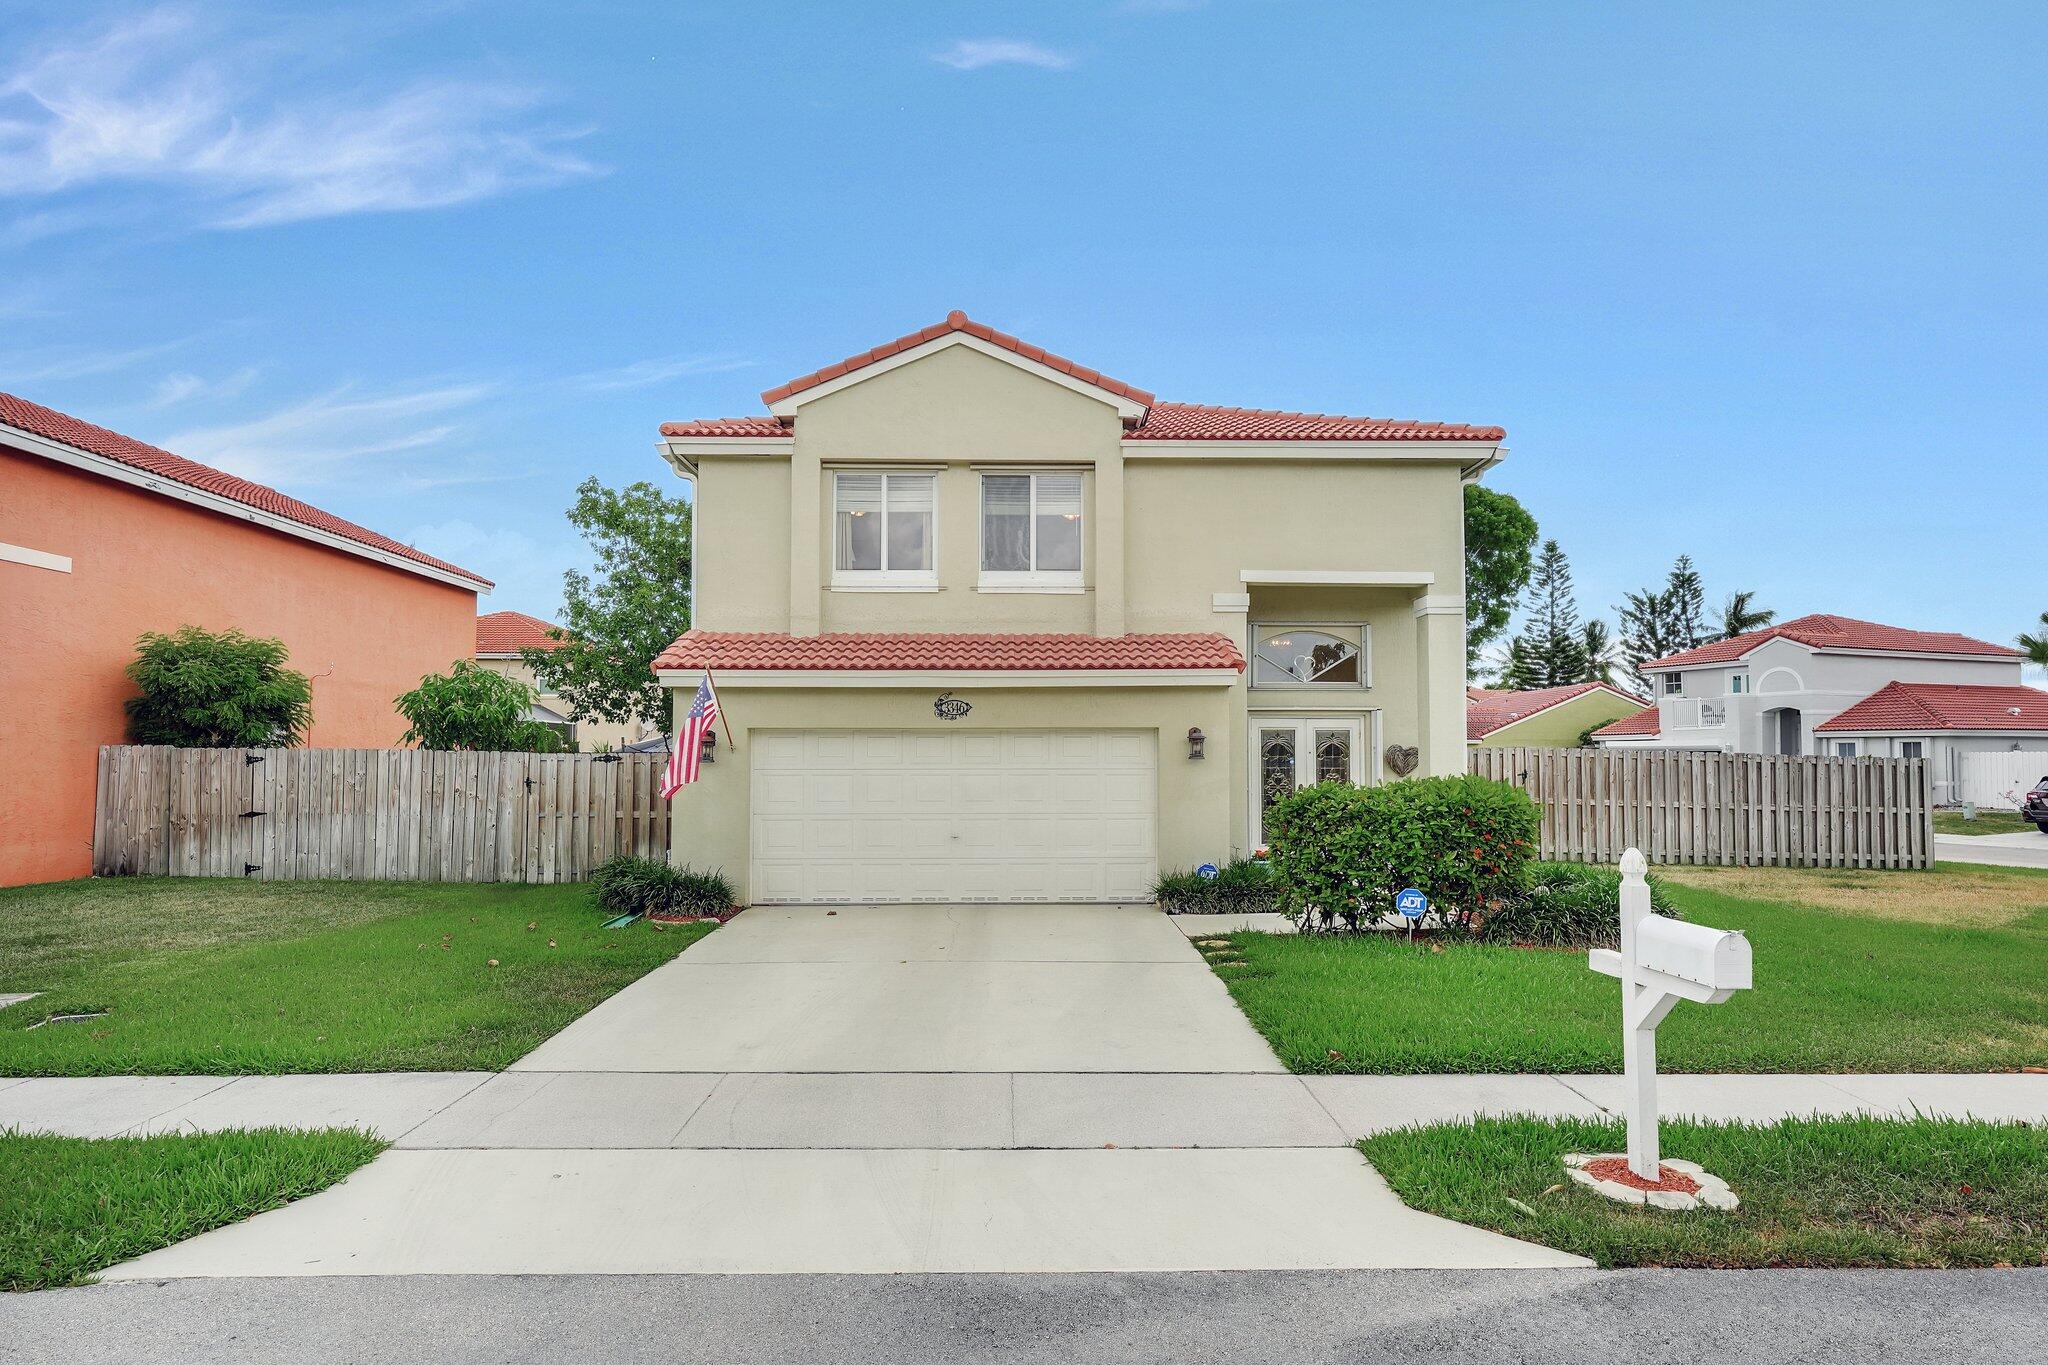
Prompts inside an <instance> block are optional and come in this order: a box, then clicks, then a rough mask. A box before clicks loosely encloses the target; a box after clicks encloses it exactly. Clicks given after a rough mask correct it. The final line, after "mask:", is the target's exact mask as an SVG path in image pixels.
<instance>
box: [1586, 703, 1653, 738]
mask: <svg viewBox="0 0 2048 1365" xmlns="http://www.w3.org/2000/svg"><path fill="white" fill-rule="evenodd" d="M1662 733H1663V728H1662V725H1661V724H1660V722H1659V721H1658V719H1657V708H1656V707H1655V706H1654V705H1652V706H1645V707H1644V708H1643V709H1642V710H1640V711H1638V712H1636V713H1635V714H1634V715H1632V716H1623V717H1622V718H1621V719H1620V720H1617V721H1614V722H1612V723H1611V724H1607V725H1603V726H1601V727H1600V728H1599V729H1597V730H1595V731H1594V732H1593V734H1594V736H1595V738H1598V737H1599V736H1602V735H1605V736H1607V737H1608V738H1609V739H1627V738H1630V737H1631V736H1633V737H1635V738H1638V739H1640V738H1643V737H1645V736H1652V737H1654V736H1656V735H1659V734H1662Z"/></svg>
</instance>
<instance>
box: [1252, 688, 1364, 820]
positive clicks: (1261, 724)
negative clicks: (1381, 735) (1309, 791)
mask: <svg viewBox="0 0 2048 1365" xmlns="http://www.w3.org/2000/svg"><path fill="white" fill-rule="evenodd" d="M1364 750H1365V720H1364V719H1363V718H1362V717H1359V716H1351V717H1348V718H1347V717H1335V718H1323V719H1317V718H1314V717H1303V716H1273V717H1255V718H1254V719H1253V721H1252V762H1253V771H1252V843H1253V844H1254V845H1260V844H1264V843H1265V842H1266V833H1267V832H1266V811H1267V810H1268V809H1269V808H1270V807H1271V806H1272V804H1273V803H1274V802H1275V801H1278V800H1279V799H1280V798H1281V797H1283V796H1285V795H1287V794H1288V793H1289V792H1291V791H1293V790H1295V789H1296V788H1297V787H1307V786H1313V785H1314V784H1315V783H1317V782H1356V781H1358V780H1359V777H1360V774H1361V773H1362V772H1363V767H1362V762H1363V754H1364Z"/></svg>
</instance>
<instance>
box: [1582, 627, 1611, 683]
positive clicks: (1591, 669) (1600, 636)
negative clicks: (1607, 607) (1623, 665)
mask: <svg viewBox="0 0 2048 1365" xmlns="http://www.w3.org/2000/svg"><path fill="white" fill-rule="evenodd" d="M1579 645H1580V648H1582V649H1584V650H1585V651H1586V676H1585V677H1583V678H1581V679H1580V680H1579V681H1581V682H1597V683H1606V684H1607V685H1608V686H1610V687H1611V686H1613V685H1614V663H1615V658H1614V640H1613V638H1612V637H1611V636H1609V635H1608V633H1607V623H1606V622H1605V621H1602V620H1600V619H1599V618H1598V617H1595V618H1594V619H1593V620H1591V621H1588V622H1586V624H1585V625H1584V626H1582V627H1580V629H1579Z"/></svg>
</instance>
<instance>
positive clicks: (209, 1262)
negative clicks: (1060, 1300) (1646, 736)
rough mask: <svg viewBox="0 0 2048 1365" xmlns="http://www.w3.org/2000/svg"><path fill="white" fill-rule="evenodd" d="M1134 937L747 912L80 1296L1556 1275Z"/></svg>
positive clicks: (1114, 919) (1012, 917) (1085, 921)
mask: <svg viewBox="0 0 2048 1365" xmlns="http://www.w3.org/2000/svg"><path fill="white" fill-rule="evenodd" d="M1352 1136H1353V1134H1352V1133H1351V1132H1350V1131H1347V1128H1346V1126H1345V1125H1344V1124H1343V1123H1340V1122H1339V1121H1338V1120H1337V1119H1336V1118H1333V1117H1332V1114H1331V1111H1330V1109H1329V1107H1328V1106H1327V1105H1326V1103H1325V1102H1324V1101H1323V1100H1322V1099H1320V1098H1318V1096H1317V1094H1316V1092H1315V1091H1313V1090H1311V1089H1310V1088H1309V1087H1307V1086H1305V1085H1304V1084H1303V1083H1302V1081H1301V1080H1300V1079H1299V1078H1297V1077H1293V1076H1289V1075H1286V1074H1284V1072H1283V1071H1282V1068H1281V1066H1280V1064H1279V1062H1278V1061H1277V1060H1276V1059H1275V1058H1274V1056H1273V1055H1272V1053H1271V1051H1270V1050H1268V1049H1267V1047H1266V1045H1265V1043H1264V1041H1263V1040H1262V1039H1261V1038H1260V1037H1259V1036H1258V1035H1257V1034H1256V1033H1255V1032H1254V1031H1253V1030H1252V1028H1251V1026H1250V1025H1249V1024H1247V1023H1246V1022H1245V1019H1244V1017H1243V1015H1241V1014H1240V1013H1239V1012H1238V1010H1237V1008H1236V1006H1235V1005H1234V1004H1233V1003H1232V1002H1231V1000H1230V997H1229V993H1228V992H1227V991H1226V990H1225V989H1224V988H1223V986H1222V984H1221V982H1219V981H1218V980H1217V979H1216V977H1215V975H1214V973H1212V972H1211V971H1210V969H1209V967H1208V966H1207V964H1205V963H1204V962H1203V961H1202V960H1201V958H1200V957H1199V955H1197V953H1196V952H1195V950H1194V948H1193V946H1192V945H1191V944H1190V943H1189V942H1188V941H1187V938H1186V936H1185V935H1183V934H1182V933H1181V932H1180V931H1179V930H1177V929H1175V928H1174V927H1173V926H1172V925H1170V924H1169V923H1168V922H1167V920H1166V918H1165V916H1163V915H1160V914H1158V913H1157V912H1155V911H1153V910H1150V909H1136V908H1129V907H1097V906H1085V907H1084V906H975V907H939V906H933V907H901V908H856V907H846V908H842V909H839V910H838V911H836V912H834V911H831V910H827V909H821V908H804V909H761V910H750V911H748V912H746V913H745V914H743V915H741V916H739V917H738V918H737V919H735V920H734V921H733V922H732V923H730V924H728V925H726V926H725V927H724V928H722V929H720V930H718V931H717V932H716V933H714V934H712V935H710V936H709V937H707V938H705V939H703V940H701V941H699V942H698V943H697V944H695V945H694V946H692V947H691V948H690V949H689V950H688V951H687V952H686V953H684V954H683V955H682V956H681V957H680V958H678V959H677V960H676V961H674V962H671V963H669V964H668V965H666V966H664V967H661V968H659V969H657V970H656V971H654V972H653V973H651V974H649V975H648V976H646V977H644V978H642V979H641V980H640V981H639V982H637V983H635V984H634V985H632V986H629V987H627V988H626V989H625V990H624V991H621V992H620V993H619V994H618V995H616V996H614V997H613V998H612V999H610V1000H608V1001H606V1002H605V1003H604V1004H602V1005H600V1006H598V1007H597V1008H596V1009H594V1010H592V1011H591V1012H590V1013H589V1014H587V1015H585V1016H584V1017H583V1018H582V1019H579V1020H578V1021H576V1022H575V1023H574V1024H572V1025H570V1026H569V1027H568V1028H567V1029H565V1030H563V1031H562V1032H561V1033H560V1034H558V1035H556V1036H555V1037H554V1038H552V1039H550V1040H549V1041H548V1042H546V1043H544V1044H542V1045H541V1046H540V1047H539V1048H537V1049H536V1050H535V1051H534V1052H533V1053H532V1054H531V1055H529V1056H528V1057H526V1058H525V1059H523V1060H522V1061H520V1062H519V1063H518V1065H517V1066H516V1067H515V1068H514V1069H513V1070H511V1071H509V1072H506V1073H504V1074H502V1075H500V1076H497V1077H495V1078H493V1079H491V1080H489V1081H487V1082H485V1083H484V1084H482V1085H480V1086H477V1087H476V1088H474V1089H473V1090H470V1091H469V1092H468V1093H466V1094H464V1095H463V1096H462V1097H461V1098H460V1099H459V1100H457V1101H455V1102H454V1103H453V1104H452V1105H450V1106H449V1107H447V1108H446V1109H444V1110H443V1111H441V1112H440V1113H438V1114H436V1115H435V1116H434V1117H433V1118H430V1119H428V1120H427V1121H426V1122H425V1123H422V1124H420V1125H419V1126H418V1127H417V1128H415V1129H413V1130H411V1131H410V1132H408V1133H406V1134H405V1135H404V1136H402V1137H401V1138H400V1139H399V1141H398V1143H397V1150H394V1151H392V1152H389V1153H387V1154H385V1155H384V1156H382V1157H380V1158H378V1159H377V1160H376V1161H375V1162H373V1163H371V1165H370V1166H368V1167H366V1168H365V1169H364V1170H362V1171H360V1172H358V1173H357V1174H356V1175H354V1176H352V1177H351V1178H349V1179H348V1180H346V1181H344V1182H343V1183H342V1184H340V1185H338V1186H336V1187H335V1188H334V1189H332V1190H329V1191H327V1192H325V1193H322V1194H318V1195H315V1196H313V1197H312V1198H310V1199H306V1200H302V1201H300V1202H299V1203H297V1204H294V1205H291V1206H290V1207H288V1208H285V1209H280V1210H278V1211H276V1212H274V1213H267V1214H263V1215H261V1216H259V1217H257V1218H254V1219H251V1220H249V1221H248V1222H246V1223H242V1224H239V1225H237V1226H234V1227H229V1228H223V1229H221V1230H219V1231H217V1232H213V1233H209V1234H207V1235H205V1236H202V1237H198V1238H195V1239H193V1240H192V1241H190V1242H186V1243H183V1244H180V1245H178V1246H175V1247H170V1248H167V1249H165V1250H163V1251H159V1252H156V1253H153V1254H151V1255H148V1256H144V1257H142V1258H141V1259H140V1260H137V1261H132V1262H129V1263H128V1264H126V1265H123V1266H118V1267H115V1268H114V1269H113V1270H112V1271H110V1272H108V1276H107V1278H109V1279H159V1278H166V1277H183V1276H207V1277H213V1276H251V1275H254V1276H274V1275H293V1276H299V1275H411V1274H442V1275H449V1274H455V1275H469V1274H542V1275H544V1274H571V1275H591V1274H630V1273H645V1272H653V1273H670V1274H674V1273H714V1274H788V1273H807V1272H827V1273H842V1274H844V1273H856V1274H893V1273H906V1272H933V1271H937V1272H946V1273H967V1272H982V1271H1000V1272H1020V1271H1028V1272H1050V1271H1141V1270H1251V1269H1356V1268H1392V1267H1414V1268H1465V1269H1476V1268H1506V1267H1524V1266H1548V1267H1560V1266H1577V1265H1581V1264H1583V1263H1582V1262H1580V1261H1578V1260H1577V1259H1575V1258H1573V1257H1569V1256H1564V1255H1560V1254H1558V1253H1555V1252H1551V1251H1548V1250H1545V1249H1543V1248H1541V1247H1535V1246H1530V1245H1528V1244H1526V1243H1522V1242H1517V1241H1513V1240H1511V1239H1509V1238H1505V1237H1500V1236H1497V1235H1495V1234H1493V1233H1490V1232H1484V1231H1481V1230H1479V1229H1476V1228H1470V1227H1465V1226H1463V1225H1461V1224H1456V1223H1449V1222H1445V1221H1443V1220H1441V1219H1437V1218H1433V1217H1430V1216H1428V1215H1426V1214H1421V1213H1417V1212H1415V1211H1413V1210H1411V1209H1409V1208H1407V1207H1406V1206H1405V1205H1403V1204H1402V1203H1401V1202H1400V1201H1399V1200H1398V1199H1396V1198H1395V1197H1394V1195H1393V1194H1392V1193H1391V1192H1390V1191H1389V1190H1388V1189H1387V1188H1386V1186H1385V1184H1384V1183H1383V1182H1382V1181H1381V1180H1380V1178H1379V1176H1378V1174H1377V1173H1375V1172H1374V1171H1373V1170H1372V1168H1371V1167H1370V1166H1368V1165H1367V1164H1366V1163H1365V1161H1364V1160H1363V1158H1361V1157H1360V1156H1359V1155H1358V1153H1357V1152H1356V1151H1355V1150H1354V1149H1353V1148H1352V1147H1351V1146H1350V1139H1351V1137H1352Z"/></svg>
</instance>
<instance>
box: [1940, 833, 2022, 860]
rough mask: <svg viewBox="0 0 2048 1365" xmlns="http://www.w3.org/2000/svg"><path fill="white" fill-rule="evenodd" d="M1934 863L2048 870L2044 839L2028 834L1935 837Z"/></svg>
mask: <svg viewBox="0 0 2048 1365" xmlns="http://www.w3.org/2000/svg"><path fill="white" fill-rule="evenodd" d="M1934 859H1935V861H1936V862H1943V863H1984V864H1987V865H1989V866H1992V867H2048V837H2044V836H2042V835H2040V834H2036V833H2034V832H2032V831H2031V830H2023V831H2021V832H2020V833H2018V834H1937V835H1935V836H1934Z"/></svg>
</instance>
